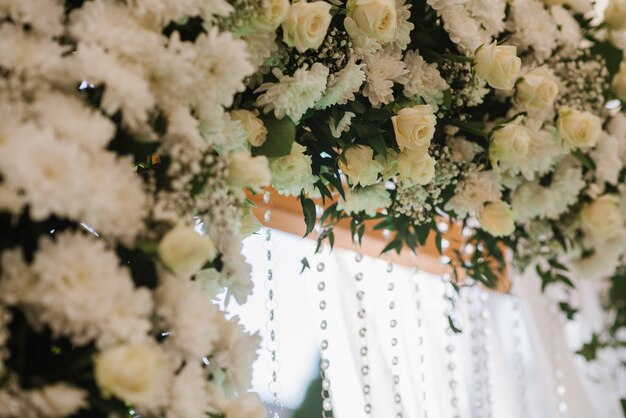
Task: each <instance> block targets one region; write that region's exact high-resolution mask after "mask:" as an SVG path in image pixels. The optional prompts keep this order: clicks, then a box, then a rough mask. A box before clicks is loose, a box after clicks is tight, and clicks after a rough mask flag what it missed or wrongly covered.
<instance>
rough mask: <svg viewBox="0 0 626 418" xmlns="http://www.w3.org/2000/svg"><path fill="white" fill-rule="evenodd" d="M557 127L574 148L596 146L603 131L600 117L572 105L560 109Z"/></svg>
mask: <svg viewBox="0 0 626 418" xmlns="http://www.w3.org/2000/svg"><path fill="white" fill-rule="evenodd" d="M557 127H558V128H559V134H560V135H561V137H562V138H563V139H564V140H565V143H566V144H567V145H568V146H569V147H570V148H572V149H574V148H591V147H593V146H595V145H596V144H597V143H598V139H600V134H601V133H602V121H601V120H600V118H599V117H597V116H595V115H592V114H591V113H589V112H581V111H580V110H576V109H572V108H570V107H562V108H561V109H559V119H558V120H557Z"/></svg>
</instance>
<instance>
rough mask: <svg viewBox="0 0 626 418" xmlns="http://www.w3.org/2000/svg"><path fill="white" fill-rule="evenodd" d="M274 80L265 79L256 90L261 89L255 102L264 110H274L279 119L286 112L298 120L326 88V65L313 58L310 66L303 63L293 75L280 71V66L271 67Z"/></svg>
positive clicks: (294, 120) (293, 119)
mask: <svg viewBox="0 0 626 418" xmlns="http://www.w3.org/2000/svg"><path fill="white" fill-rule="evenodd" d="M272 72H273V73H274V75H275V76H276V78H277V79H278V82H277V83H264V84H262V85H261V86H260V87H259V88H258V89H257V90H256V91H257V92H261V93H263V94H261V95H260V96H259V97H258V99H257V101H256V105H257V106H259V107H262V108H263V111H264V112H265V113H269V112H271V111H274V115H275V116H276V117H277V118H278V119H282V118H283V117H285V116H288V117H289V118H290V119H291V120H292V121H293V122H294V123H298V122H299V121H300V118H301V117H302V115H304V113H305V112H306V111H307V110H309V109H310V108H312V107H313V106H314V105H315V103H316V102H317V101H318V100H320V99H321V98H322V95H323V94H324V91H326V80H327V79H328V73H329V71H328V68H327V67H325V66H324V65H322V64H320V63H319V62H316V63H315V64H313V66H312V67H311V68H310V69H307V68H306V67H302V68H299V69H297V70H296V72H295V73H294V74H293V76H288V75H283V74H282V73H281V72H280V70H279V69H277V68H274V69H273V70H272Z"/></svg>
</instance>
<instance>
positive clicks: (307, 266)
mask: <svg viewBox="0 0 626 418" xmlns="http://www.w3.org/2000/svg"><path fill="white" fill-rule="evenodd" d="M300 263H301V264H302V269H300V274H302V273H304V270H306V269H310V268H311V265H310V264H309V260H307V258H306V257H304V258H303V259H302V260H300Z"/></svg>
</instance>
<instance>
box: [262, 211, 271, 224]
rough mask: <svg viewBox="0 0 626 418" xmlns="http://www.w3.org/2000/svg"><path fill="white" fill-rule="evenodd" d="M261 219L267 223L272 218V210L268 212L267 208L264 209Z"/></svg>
mask: <svg viewBox="0 0 626 418" xmlns="http://www.w3.org/2000/svg"><path fill="white" fill-rule="evenodd" d="M263 220H264V221H265V223H269V221H271V220H272V212H270V211H269V210H266V211H265V213H264V214H263Z"/></svg>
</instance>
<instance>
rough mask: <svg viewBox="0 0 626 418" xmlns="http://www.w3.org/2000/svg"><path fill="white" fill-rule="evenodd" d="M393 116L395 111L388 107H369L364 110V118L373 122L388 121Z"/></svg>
mask: <svg viewBox="0 0 626 418" xmlns="http://www.w3.org/2000/svg"><path fill="white" fill-rule="evenodd" d="M392 116H393V113H392V112H390V111H389V110H386V109H367V110H366V111H365V112H363V119H364V120H369V121H372V122H386V121H388V120H389V119H390V118H391V117H392Z"/></svg>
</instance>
